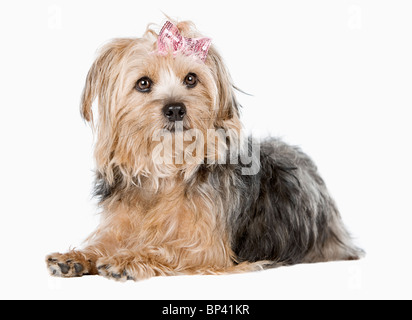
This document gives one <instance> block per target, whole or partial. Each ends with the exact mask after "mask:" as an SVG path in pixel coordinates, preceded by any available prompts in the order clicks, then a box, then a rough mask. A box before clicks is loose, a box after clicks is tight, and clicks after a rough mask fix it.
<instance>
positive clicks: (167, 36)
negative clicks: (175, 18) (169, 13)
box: [157, 21, 212, 62]
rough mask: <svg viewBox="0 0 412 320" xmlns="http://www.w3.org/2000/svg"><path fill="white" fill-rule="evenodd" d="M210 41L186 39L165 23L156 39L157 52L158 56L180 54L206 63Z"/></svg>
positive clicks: (174, 27) (172, 25)
mask: <svg viewBox="0 0 412 320" xmlns="http://www.w3.org/2000/svg"><path fill="white" fill-rule="evenodd" d="M211 44H212V40H211V39H209V38H196V39H192V38H186V37H183V36H182V35H181V33H180V31H179V29H178V28H177V27H176V26H175V25H174V24H173V23H171V22H170V21H167V22H166V23H165V25H164V26H163V28H162V30H161V31H160V34H159V37H158V38H157V50H158V52H159V53H160V54H162V55H166V54H167V53H168V52H170V51H171V52H173V53H174V54H176V53H182V54H184V55H187V56H196V57H198V58H199V59H200V60H202V61H203V62H205V61H206V58H207V55H208V53H209V48H210V46H211Z"/></svg>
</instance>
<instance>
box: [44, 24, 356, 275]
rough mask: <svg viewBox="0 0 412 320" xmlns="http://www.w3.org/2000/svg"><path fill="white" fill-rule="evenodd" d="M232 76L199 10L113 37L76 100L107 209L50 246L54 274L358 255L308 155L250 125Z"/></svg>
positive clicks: (228, 266) (249, 267)
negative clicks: (89, 133) (69, 246)
mask: <svg viewBox="0 0 412 320" xmlns="http://www.w3.org/2000/svg"><path fill="white" fill-rule="evenodd" d="M236 90H238V89H237V88H236V87H235V86H234V84H233V81H232V79H231V77H230V74H229V72H228V70H227V68H226V66H225V64H224V62H223V59H222V57H221V55H220V54H219V53H218V52H217V50H216V48H215V47H214V45H213V44H212V42H211V39H209V38H204V37H202V35H201V34H199V32H198V31H197V30H196V28H195V26H194V25H193V24H192V23H191V22H187V21H184V22H179V23H178V22H174V21H173V22H171V21H168V22H167V23H166V24H165V25H164V27H163V28H162V29H161V31H160V32H159V33H157V32H156V31H155V30H153V27H151V26H149V27H148V28H147V30H146V32H145V34H144V35H143V37H142V38H130V39H115V40H112V41H111V42H109V43H107V44H106V45H105V46H104V47H103V48H102V49H101V50H100V52H99V54H98V57H97V59H96V61H95V62H94V63H93V65H92V67H91V68H90V71H89V73H88V75H87V79H86V84H85V88H84V91H83V95H82V102H81V115H82V117H83V118H84V119H85V121H86V122H88V123H90V125H91V127H92V128H93V129H94V131H95V134H96V146H95V161H96V167H97V169H96V182H95V196H96V197H98V198H99V207H100V209H101V222H100V225H99V227H98V228H97V230H96V231H94V232H93V233H92V234H91V235H90V236H89V237H88V238H87V240H86V241H85V243H84V245H83V246H82V247H81V248H79V249H74V250H71V251H69V252H67V253H65V254H60V253H53V254H50V255H48V256H47V257H46V263H47V267H48V270H49V272H50V274H51V275H53V276H59V277H80V276H83V275H101V276H104V277H106V278H109V279H113V280H118V281H126V280H134V281H138V280H143V279H147V278H150V277H154V276H173V275H182V274H226V273H237V272H249V271H255V270H262V269H266V268H273V267H278V266H285V265H294V264H298V263H315V262H326V261H334V260H355V259H359V258H361V257H362V256H363V254H364V252H363V250H361V249H359V248H358V247H357V246H355V245H354V243H353V240H352V238H351V236H350V234H349V233H348V231H347V230H346V228H345V226H344V224H343V222H342V219H341V216H340V213H339V211H338V209H337V206H336V204H335V202H334V200H333V199H332V198H331V196H330V195H329V193H328V190H327V188H326V185H325V183H324V181H323V180H322V178H321V177H320V175H319V173H318V170H317V168H316V166H315V164H314V163H313V161H312V160H311V159H310V158H309V157H308V156H307V155H306V154H304V153H303V152H302V151H301V150H300V149H299V148H297V147H292V146H289V145H287V144H285V143H284V142H282V141H281V140H278V139H274V138H268V139H266V140H264V141H262V142H259V143H257V142H256V141H254V140H253V139H250V138H248V137H246V138H245V137H243V135H242V125H241V122H240V105H239V103H238V101H237V98H236V94H235V92H236ZM96 99H97V100H98V104H97V111H96V110H94V111H93V109H94V108H92V105H93V103H94V101H95V100H96ZM96 115H97V117H96ZM245 159H246V160H247V161H246V160H245Z"/></svg>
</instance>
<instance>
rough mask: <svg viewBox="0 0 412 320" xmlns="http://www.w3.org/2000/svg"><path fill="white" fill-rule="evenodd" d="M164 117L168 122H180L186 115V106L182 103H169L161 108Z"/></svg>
mask: <svg viewBox="0 0 412 320" xmlns="http://www.w3.org/2000/svg"><path fill="white" fill-rule="evenodd" d="M163 114H164V116H165V117H166V118H167V119H168V120H170V121H173V122H175V121H182V120H183V118H184V117H185V115H186V106H185V105H184V104H183V103H171V104H168V105H166V106H165V107H164V108H163Z"/></svg>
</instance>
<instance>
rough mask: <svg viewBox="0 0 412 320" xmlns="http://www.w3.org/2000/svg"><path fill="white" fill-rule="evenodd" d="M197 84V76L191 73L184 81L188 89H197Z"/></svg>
mask: <svg viewBox="0 0 412 320" xmlns="http://www.w3.org/2000/svg"><path fill="white" fill-rule="evenodd" d="M197 82H198V80H197V75H196V74H194V73H189V74H188V75H187V76H186V78H185V80H184V83H185V85H186V87H188V88H194V87H196V85H197Z"/></svg>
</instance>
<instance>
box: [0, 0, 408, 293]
mask: <svg viewBox="0 0 412 320" xmlns="http://www.w3.org/2000/svg"><path fill="white" fill-rule="evenodd" d="M411 9H412V7H411V3H410V1H407V0H405V1H400V0H398V1H378V0H373V1H372V0H370V1H362V0H344V1H329V0H323V1H321V0H316V1H303V0H300V1H297V0H296V1H252V2H251V1H243V0H236V1H228V0H225V1H214V0H213V1H212V0H209V1H203V2H200V3H199V1H176V0H175V1H155V0H152V1H140V0H119V1H101V0H99V1H98V0H94V1H58V0H50V1H44V0H41V1H28V0H27V1H7V2H6V1H2V2H1V4H0V30H1V51H0V54H1V59H0V81H1V109H0V141H1V157H0V168H1V183H0V188H1V190H0V191H1V192H0V195H1V196H0V197H1V201H0V212H1V216H0V218H1V221H0V246H1V247H0V260H1V261H0V274H1V275H2V280H1V281H0V298H40V299H43V298H52V299H53V298H54V299H59V298H69V299H71V298H73V299H78V298H80V299H81V298H96V299H99V298H114V299H117V298H118V299H289V298H292V299H293V298H295V299H305V298H311V299H322V298H326V299H335V298H336V299H337V298H344V299H352V298H353V299H357V298H412V294H411V290H410V287H411V285H412V279H411V270H412V258H411V249H410V244H411V243H412V242H411V240H412V239H411V233H412V232H411V231H410V226H411V222H412V206H411V191H412V190H411V183H410V181H412V170H411V163H412V152H411V141H410V140H411V138H412V129H411V119H412V117H411V112H410V111H411V108H412V95H411V86H412V76H411V75H412V58H411V57H412V46H411V31H412V20H411V19H410V17H411ZM162 12H164V13H167V14H168V15H170V16H171V17H173V18H177V19H181V20H186V19H188V20H192V21H194V22H195V23H196V25H197V27H198V29H199V30H201V31H202V32H203V33H204V34H205V35H207V36H210V37H212V38H213V41H214V44H215V45H216V46H217V47H218V49H219V50H220V51H221V53H222V55H223V57H224V58H225V60H226V62H227V64H228V66H229V68H230V70H231V73H232V76H233V78H234V80H235V82H236V84H237V86H238V87H240V88H241V89H243V90H244V91H246V92H248V93H250V94H252V95H253V97H249V96H245V95H240V96H239V99H240V101H241V103H242V105H243V106H244V109H243V111H242V114H243V121H244V125H245V129H246V130H247V131H248V132H252V133H253V134H254V135H255V136H262V137H263V136H265V135H269V134H270V135H274V136H281V137H283V139H284V140H285V141H287V142H289V143H292V144H295V145H299V146H301V147H302V148H303V150H305V151H306V152H307V153H308V154H309V155H310V156H311V157H312V158H314V159H315V161H316V162H317V164H318V166H319V168H320V171H321V173H322V175H323V177H324V179H325V180H326V182H327V184H328V186H329V188H330V190H331V192H332V194H333V196H334V197H335V199H336V201H337V203H338V205H339V208H340V210H341V212H342V215H343V218H344V221H345V223H346V224H347V226H348V228H349V229H350V230H351V232H352V233H353V234H354V235H355V236H356V238H357V242H358V244H359V245H360V246H361V247H363V248H364V249H365V250H366V251H367V253H368V255H367V258H366V259H364V260H362V261H357V262H336V263H326V264H316V265H299V266H293V267H287V268H280V269H275V270H269V271H265V272H259V273H251V274H242V275H231V276H218V277H215V276H199V277H197V276H196V277H173V278H156V279H151V280H147V281H143V282H139V283H126V284H120V283H116V282H114V281H108V280H106V279H103V278H100V277H84V278H79V279H56V278H51V277H49V275H48V273H47V270H46V267H45V263H44V256H45V255H46V254H48V253H50V252H54V251H66V250H67V249H68V248H69V247H70V246H73V247H74V246H77V245H79V244H80V243H81V241H82V240H83V239H84V238H85V237H86V236H87V235H88V234H89V233H90V232H91V231H92V230H93V228H95V226H96V225H97V223H98V219H99V217H98V215H97V214H96V212H97V210H96V206H95V201H94V200H91V189H92V182H93V172H92V170H93V160H92V146H93V136H92V133H91V130H90V128H88V127H87V125H85V124H84V123H83V121H82V120H81V119H80V115H79V109H78V108H79V101H80V94H81V91H82V89H83V84H84V80H85V77H86V74H87V72H88V68H89V67H90V65H91V63H92V62H93V59H94V57H95V52H96V50H97V48H98V47H99V46H101V45H102V44H103V43H104V42H105V41H107V40H109V39H110V38H113V37H136V36H137V37H138V36H141V35H142V34H143V32H144V30H145V28H146V25H147V24H148V23H150V22H154V23H156V24H158V25H159V26H160V25H162V23H164V21H165V18H164V15H163V13H162Z"/></svg>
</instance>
